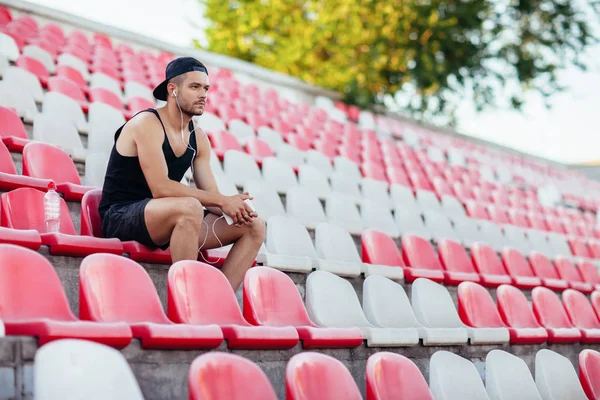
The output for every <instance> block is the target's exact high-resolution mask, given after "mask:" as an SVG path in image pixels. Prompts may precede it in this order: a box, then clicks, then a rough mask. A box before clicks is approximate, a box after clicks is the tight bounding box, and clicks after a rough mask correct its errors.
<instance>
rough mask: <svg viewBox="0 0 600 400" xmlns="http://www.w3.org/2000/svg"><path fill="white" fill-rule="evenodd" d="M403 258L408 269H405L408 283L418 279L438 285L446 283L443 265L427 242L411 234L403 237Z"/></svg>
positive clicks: (405, 277)
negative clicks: (427, 280) (424, 279)
mask: <svg viewBox="0 0 600 400" xmlns="http://www.w3.org/2000/svg"><path fill="white" fill-rule="evenodd" d="M402 257H403V260H404V264H405V265H406V266H407V267H408V268H405V269H404V279H405V281H406V282H407V283H410V282H412V281H414V280H415V279H417V278H427V279H430V280H432V281H434V282H438V283H441V282H443V281H444V271H443V269H442V265H441V264H440V261H439V259H438V257H437V256H436V254H435V250H434V249H433V247H431V244H430V243H429V242H428V241H427V240H425V239H423V238H421V237H419V236H416V235H410V234H409V235H404V236H402Z"/></svg>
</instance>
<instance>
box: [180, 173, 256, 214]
mask: <svg viewBox="0 0 600 400" xmlns="http://www.w3.org/2000/svg"><path fill="white" fill-rule="evenodd" d="M188 171H190V172H191V168H190V169H189V170H188ZM191 178H192V179H193V177H191ZM215 181H216V183H217V187H218V188H219V192H221V193H222V194H224V195H225V196H234V195H236V194H239V192H238V190H237V188H236V187H235V184H234V183H233V182H232V181H231V180H230V179H229V178H228V177H227V176H225V175H224V174H215ZM249 182H256V181H247V182H246V184H245V185H244V191H246V189H247V188H248V187H247V186H246V185H248V183H249ZM250 196H254V191H252V192H250ZM252 205H254V206H255V207H256V204H255V202H254V200H252ZM261 217H262V216H261Z"/></svg>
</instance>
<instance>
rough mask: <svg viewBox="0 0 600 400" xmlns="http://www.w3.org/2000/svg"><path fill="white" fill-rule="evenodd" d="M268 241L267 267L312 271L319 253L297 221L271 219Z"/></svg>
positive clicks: (280, 218) (293, 270)
mask: <svg viewBox="0 0 600 400" xmlns="http://www.w3.org/2000/svg"><path fill="white" fill-rule="evenodd" d="M266 239H267V253H266V254H265V258H264V264H265V265H267V266H269V267H272V268H276V269H279V270H282V271H292V272H310V271H312V268H313V263H314V262H315V260H316V259H317V253H316V251H315V248H314V246H313V243H312V239H311V238H310V235H309V233H308V231H307V230H306V228H305V227H304V226H303V225H302V224H301V223H300V222H298V221H297V220H296V219H294V218H289V217H283V216H274V217H270V218H269V219H268V221H267V238H266Z"/></svg>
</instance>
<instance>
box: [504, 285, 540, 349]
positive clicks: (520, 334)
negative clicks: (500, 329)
mask: <svg viewBox="0 0 600 400" xmlns="http://www.w3.org/2000/svg"><path fill="white" fill-rule="evenodd" d="M496 298H497V301H498V311H500V316H501V317H502V320H503V321H504V323H505V324H506V325H507V326H508V330H509V331H510V343H512V344H538V343H544V342H545V341H546V339H548V333H547V332H546V329H544V328H543V327H542V326H541V325H540V323H539V322H538V321H537V319H536V317H535V315H534V314H533V312H532V311H531V308H530V307H529V303H528V302H527V297H525V295H524V294H523V292H521V291H520V290H519V289H517V288H516V287H514V286H510V285H501V286H500V287H498V290H497V291H496Z"/></svg>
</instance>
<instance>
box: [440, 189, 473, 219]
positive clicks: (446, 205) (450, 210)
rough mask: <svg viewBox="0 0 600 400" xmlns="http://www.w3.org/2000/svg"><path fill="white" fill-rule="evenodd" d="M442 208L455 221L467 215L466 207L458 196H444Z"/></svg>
mask: <svg viewBox="0 0 600 400" xmlns="http://www.w3.org/2000/svg"><path fill="white" fill-rule="evenodd" d="M442 210H443V212H444V213H445V214H446V215H447V216H448V217H449V218H450V219H451V220H453V221H456V219H457V218H460V217H466V216H467V214H466V213H465V208H464V207H463V205H462V204H461V203H460V201H458V199H457V198H456V197H452V196H449V195H444V196H442Z"/></svg>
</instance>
